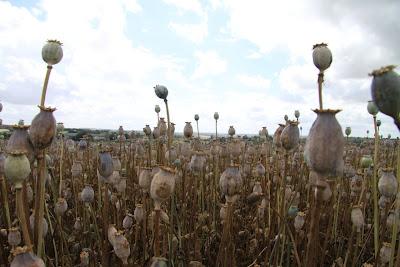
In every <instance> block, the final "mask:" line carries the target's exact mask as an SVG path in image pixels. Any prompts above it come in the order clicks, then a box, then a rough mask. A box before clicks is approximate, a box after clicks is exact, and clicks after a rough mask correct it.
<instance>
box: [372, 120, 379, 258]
mask: <svg viewBox="0 0 400 267" xmlns="http://www.w3.org/2000/svg"><path fill="white" fill-rule="evenodd" d="M373 118H374V130H375V144H374V170H373V176H372V197H373V201H374V251H375V259H376V258H377V257H378V253H379V209H378V192H377V186H378V184H377V179H376V176H377V174H376V173H377V167H378V166H377V165H378V145H379V136H378V128H377V125H376V116H373Z"/></svg>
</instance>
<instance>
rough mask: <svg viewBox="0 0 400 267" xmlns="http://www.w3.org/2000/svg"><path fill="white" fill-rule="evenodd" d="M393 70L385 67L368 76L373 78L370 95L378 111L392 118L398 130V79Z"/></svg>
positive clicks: (399, 99)
mask: <svg viewBox="0 0 400 267" xmlns="http://www.w3.org/2000/svg"><path fill="white" fill-rule="evenodd" d="M394 68H395V66H386V67H383V68H380V69H378V70H374V71H373V72H372V73H371V74H370V75H371V76H373V79H372V84H371V95H372V100H373V101H374V102H375V104H376V106H377V107H378V109H379V111H380V112H382V113H383V114H386V115H388V116H390V117H392V118H393V119H394V121H395V124H396V125H397V127H398V128H399V112H400V77H399V75H398V74H397V73H396V72H394Z"/></svg>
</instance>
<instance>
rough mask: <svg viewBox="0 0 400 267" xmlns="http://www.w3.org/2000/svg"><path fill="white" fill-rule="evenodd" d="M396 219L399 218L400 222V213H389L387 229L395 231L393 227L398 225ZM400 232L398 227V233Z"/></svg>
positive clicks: (392, 211)
mask: <svg viewBox="0 0 400 267" xmlns="http://www.w3.org/2000/svg"><path fill="white" fill-rule="evenodd" d="M396 217H397V220H400V214H399V212H397V213H396V211H394V210H391V211H389V214H388V216H387V218H386V227H387V228H388V229H393V226H394V224H395V223H396ZM399 232H400V227H397V233H399Z"/></svg>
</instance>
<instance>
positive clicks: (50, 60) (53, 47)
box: [42, 40, 63, 66]
mask: <svg viewBox="0 0 400 267" xmlns="http://www.w3.org/2000/svg"><path fill="white" fill-rule="evenodd" d="M62 58H63V50H62V43H61V42H60V41H57V40H48V41H47V43H46V44H45V45H44V46H43V48H42V59H43V60H44V61H45V62H46V63H47V64H48V65H50V66H51V65H55V64H57V63H59V62H60V61H61V59H62Z"/></svg>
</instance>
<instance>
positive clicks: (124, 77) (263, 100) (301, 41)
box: [0, 0, 400, 136]
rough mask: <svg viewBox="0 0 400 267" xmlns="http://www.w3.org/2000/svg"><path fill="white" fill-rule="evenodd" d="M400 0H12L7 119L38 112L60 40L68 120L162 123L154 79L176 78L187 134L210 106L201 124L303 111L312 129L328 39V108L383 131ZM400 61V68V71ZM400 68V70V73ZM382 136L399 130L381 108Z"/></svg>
mask: <svg viewBox="0 0 400 267" xmlns="http://www.w3.org/2000/svg"><path fill="white" fill-rule="evenodd" d="M399 14H400V1H398V0H382V1H376V0H362V1H361V0H352V1H348V0H336V1H329V0H308V1H289V0H280V1H269V0H246V1H239V0H109V1H106V0H85V1H78V0H41V1H33V0H28V1H22V0H20V1H4V0H0V62H1V63H0V102H1V103H2V104H3V111H2V112H1V113H0V118H2V119H3V123H4V124H14V123H16V122H18V120H20V119H23V120H25V122H26V123H29V122H30V121H31V120H32V118H33V117H34V116H35V115H36V114H37V113H38V111H39V109H38V107H37V105H38V104H39V101H40V95H41V89H42V84H43V81H44V77H45V73H46V63H45V62H44V61H43V60H42V58H41V49H42V46H43V45H44V44H45V42H46V40H48V39H58V40H60V41H62V43H63V52H64V57H63V59H62V61H61V62H60V63H59V64H57V65H55V66H54V68H53V70H52V73H51V76H50V82H49V87H48V90H47V96H46V106H51V107H56V108H57V110H56V111H55V113H54V116H55V117H56V120H57V121H58V122H63V123H64V125H65V127H67V128H72V127H80V128H105V129H115V130H116V129H118V127H119V125H122V126H123V127H124V129H126V130H132V129H134V130H140V129H142V128H143V127H144V126H145V125H146V124H149V125H150V126H155V124H156V121H157V115H156V113H155V111H154V106H155V105H160V107H161V114H160V115H161V117H166V112H165V105H164V103H163V101H162V100H161V99H159V98H157V97H156V95H155V93H154V89H153V87H154V86H155V85H156V84H162V85H165V86H166V87H167V88H168V90H169V95H168V103H169V107H170V115H171V120H172V121H173V122H175V123H176V131H177V132H181V131H183V127H184V125H185V122H186V121H192V124H193V126H195V121H194V115H195V114H199V116H200V120H199V128H200V132H214V131H215V121H214V119H213V114H214V112H218V113H219V115H220V118H219V120H218V131H219V132H221V133H227V131H228V129H229V126H230V125H233V126H234V127H235V129H236V133H238V134H240V133H258V131H259V129H261V127H262V126H266V127H267V129H268V131H269V133H270V134H273V132H274V131H275V130H276V128H277V124H278V123H281V122H282V121H283V117H284V115H285V114H287V115H288V116H289V118H290V119H294V111H295V110H299V111H300V126H301V127H302V129H303V130H302V134H303V135H307V133H308V131H309V129H310V127H311V125H312V123H313V121H314V120H315V119H316V114H315V113H314V112H313V111H312V109H315V108H317V107H318V90H317V75H318V70H317V68H316V67H315V66H314V65H313V62H312V47H313V45H314V44H316V43H321V42H325V43H328V47H329V48H330V50H331V51H332V54H333V62H332V65H331V67H330V68H329V69H328V70H327V71H326V72H325V83H324V87H323V102H324V107H326V108H331V109H341V110H342V111H341V112H340V113H339V114H338V115H337V119H338V121H339V123H340V124H341V126H342V128H343V131H344V129H345V127H348V126H350V127H351V128H352V136H366V132H367V130H369V132H370V134H369V136H371V135H372V132H373V124H372V117H371V115H369V114H368V112H367V109H366V106H367V101H368V100H370V99H371V93H370V84H371V77H369V76H368V73H370V72H371V71H372V70H373V69H377V68H379V67H381V66H385V65H390V64H399V63H400V49H399V43H400V34H399V33H400V16H399ZM399 69H400V68H399ZM397 72H399V70H397ZM378 119H380V120H381V121H382V126H381V129H380V130H381V134H382V135H384V136H387V135H388V134H391V135H392V136H398V130H397V129H396V128H395V126H394V124H393V122H392V120H391V119H390V118H388V117H387V116H385V115H383V114H378Z"/></svg>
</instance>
